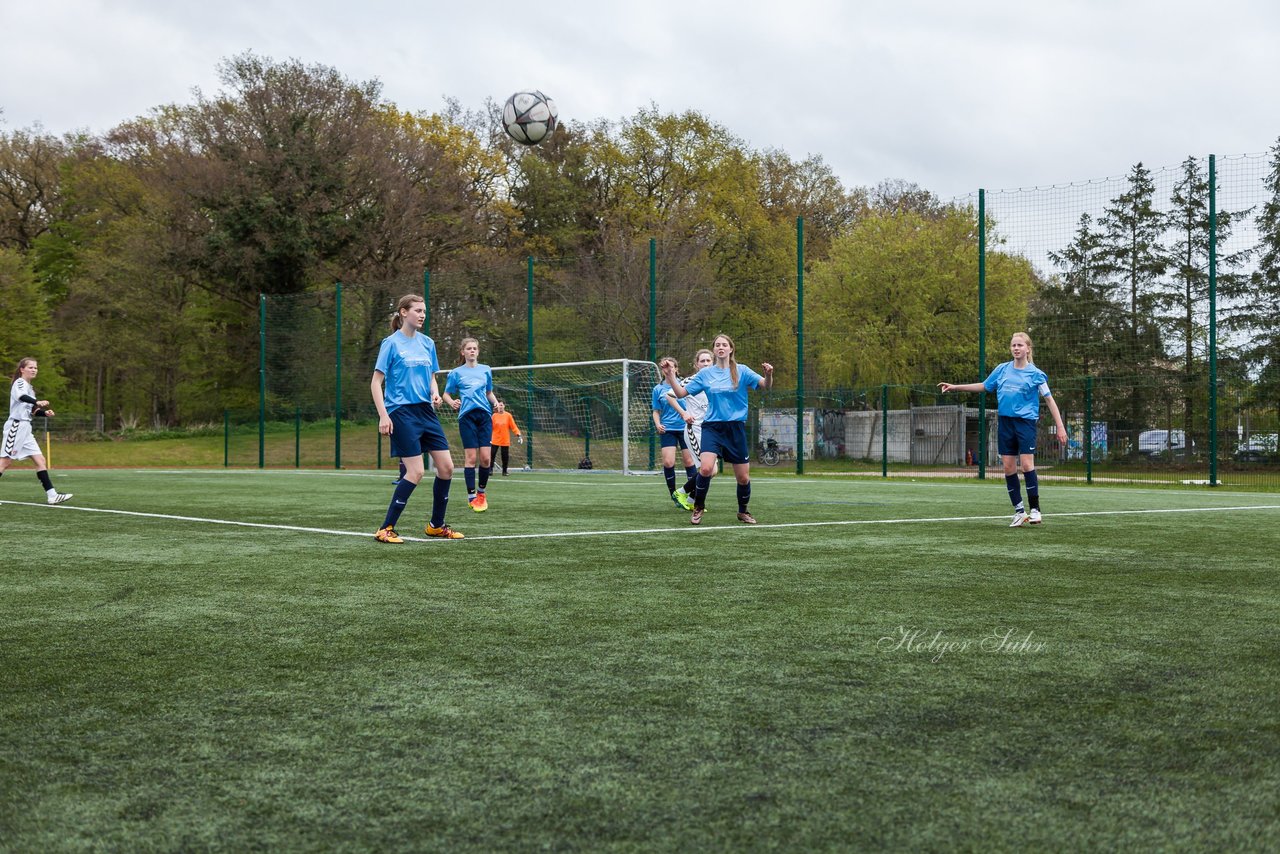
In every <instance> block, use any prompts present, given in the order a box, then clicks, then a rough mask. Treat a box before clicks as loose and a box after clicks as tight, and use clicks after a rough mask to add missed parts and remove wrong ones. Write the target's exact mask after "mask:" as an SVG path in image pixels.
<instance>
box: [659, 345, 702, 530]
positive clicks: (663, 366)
mask: <svg viewBox="0 0 1280 854" xmlns="http://www.w3.org/2000/svg"><path fill="white" fill-rule="evenodd" d="M668 366H670V368H671V370H672V372H673V373H677V374H678V373H679V371H680V363H679V362H677V361H676V360H675V357H674V356H663V357H662V358H661V359H659V360H658V369H659V370H661V371H662V372H663V373H665V372H666V370H667V367H668ZM676 382H677V383H679V382H680V380H678V379H677V380H676ZM652 401H653V403H652V405H653V426H654V429H655V430H657V432H658V440H659V441H660V442H661V444H662V476H663V478H664V479H665V480H666V482H667V492H668V494H670V496H671V500H672V501H673V502H675V505H676V506H677V507H681V508H684V509H685V510H691V509H693V504H692V502H690V501H689V498H688V496H687V495H686V494H684V493H679V494H677V492H676V451H677V450H679V451H680V455H681V462H683V463H684V473H685V477H686V478H690V477H693V475H694V472H695V471H696V469H695V468H694V461H693V454H692V453H691V452H690V451H689V444H688V442H687V440H686V439H685V435H684V416H685V411H684V409H683V408H682V407H681V406H680V404H679V403H677V402H676V400H675V398H674V396H673V395H672V393H671V384H670V383H669V382H660V383H658V384H657V385H655V386H654V387H653V393H652Z"/></svg>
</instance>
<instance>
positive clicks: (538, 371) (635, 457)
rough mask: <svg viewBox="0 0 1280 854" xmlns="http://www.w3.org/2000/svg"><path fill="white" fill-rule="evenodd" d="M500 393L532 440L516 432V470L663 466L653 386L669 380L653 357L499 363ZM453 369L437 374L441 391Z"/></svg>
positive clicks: (452, 424) (449, 424)
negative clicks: (659, 460)
mask: <svg viewBox="0 0 1280 854" xmlns="http://www.w3.org/2000/svg"><path fill="white" fill-rule="evenodd" d="M492 370H493V392H494V394H495V395H497V396H498V399H499V400H501V401H503V402H504V403H505V404H506V406H507V411H508V412H510V413H511V414H512V416H514V417H515V420H516V425H517V426H518V427H519V428H520V431H521V433H522V434H523V436H524V444H523V445H519V444H516V441H515V438H514V437H512V445H511V465H512V467H513V468H527V469H540V470H577V469H591V470H593V471H613V472H619V471H620V472H623V473H624V474H648V473H652V472H654V471H656V470H657V467H656V462H655V457H656V447H657V440H656V433H655V432H654V429H653V418H652V415H651V413H652V394H653V387H654V386H655V385H657V384H658V383H659V382H661V381H662V377H661V375H660V374H659V372H658V366H657V365H655V364H654V363H653V362H645V361H636V360H633V359H603V360H600V361H594V362H559V363H554V364H544V365H515V366H511V367H501V368H493V369H492ZM448 374H449V372H448V371H440V372H438V373H437V375H436V376H437V379H438V381H439V383H440V389H441V391H443V390H444V387H445V381H446V379H447V378H448ZM440 418H441V423H442V425H443V426H444V428H445V432H446V435H448V436H449V445H450V448H451V449H452V451H453V456H454V460H455V463H457V464H459V465H461V459H462V446H461V444H460V442H459V440H458V433H457V419H456V416H455V414H454V412H453V411H452V410H451V409H449V408H448V407H441V412H440Z"/></svg>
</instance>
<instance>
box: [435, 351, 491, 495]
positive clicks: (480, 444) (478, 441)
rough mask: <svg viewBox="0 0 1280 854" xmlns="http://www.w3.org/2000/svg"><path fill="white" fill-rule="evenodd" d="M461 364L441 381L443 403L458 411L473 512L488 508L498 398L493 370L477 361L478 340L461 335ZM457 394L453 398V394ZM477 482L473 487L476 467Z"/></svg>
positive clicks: (468, 493) (464, 470) (463, 470)
mask: <svg viewBox="0 0 1280 854" xmlns="http://www.w3.org/2000/svg"><path fill="white" fill-rule="evenodd" d="M458 352H459V353H460V354H461V356H462V364H461V365H459V366H458V367H456V368H454V369H453V370H452V371H450V372H449V379H447V380H446V381H445V384H444V402H445V403H447V404H449V406H451V407H453V410H454V411H455V412H457V413H458V433H459V434H461V436H462V453H463V457H464V460H463V466H464V467H463V469H462V472H463V474H464V475H465V476H466V479H467V504H468V505H470V507H471V509H472V510H474V511H476V512H477V513H483V512H484V511H486V510H488V509H489V501H488V499H487V498H485V496H484V490H485V487H486V486H488V485H489V472H491V471H492V470H493V449H492V448H490V446H489V443H490V441H491V440H492V439H493V408H494V407H495V406H497V405H498V398H497V397H496V396H494V393H493V371H491V370H490V369H489V366H488V365H482V364H480V342H479V341H477V340H476V339H474V338H463V339H462V346H461V347H460V348H459V351H458ZM454 395H457V397H454ZM477 464H479V469H480V471H479V474H480V484H479V489H477V488H476V467H477Z"/></svg>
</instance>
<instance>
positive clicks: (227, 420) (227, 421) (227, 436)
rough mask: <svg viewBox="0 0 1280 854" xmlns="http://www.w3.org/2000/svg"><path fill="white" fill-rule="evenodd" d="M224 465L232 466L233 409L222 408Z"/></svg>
mask: <svg viewBox="0 0 1280 854" xmlns="http://www.w3.org/2000/svg"><path fill="white" fill-rule="evenodd" d="M222 467H223V468H224V469H225V468H230V467H231V410H230V409H224V410H222Z"/></svg>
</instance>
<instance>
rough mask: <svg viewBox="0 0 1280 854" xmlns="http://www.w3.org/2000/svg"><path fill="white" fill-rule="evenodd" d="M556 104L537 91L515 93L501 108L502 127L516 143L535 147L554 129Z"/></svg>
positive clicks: (557, 115) (556, 115) (558, 112)
mask: <svg viewBox="0 0 1280 854" xmlns="http://www.w3.org/2000/svg"><path fill="white" fill-rule="evenodd" d="M559 118H560V111H559V110H557V109H556V102H555V101H553V100H551V99H550V98H548V97H547V96H546V95H544V94H542V93H541V92H539V91H537V90H536V89H535V90H533V91H531V92H517V93H515V94H514V95H512V96H511V97H510V98H508V99H507V103H506V104H504V105H503V107H502V126H503V127H505V128H506V129H507V133H508V134H510V135H511V138H512V139H514V140H515V141H516V142H519V143H522V144H524V145H537V144H538V143H540V142H542V141H543V140H544V139H546V138H547V137H549V136H551V132H552V131H554V130H555V129H556V125H557V124H558V123H559Z"/></svg>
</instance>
